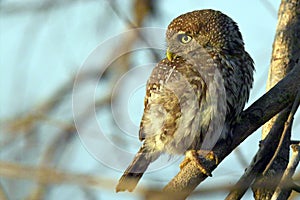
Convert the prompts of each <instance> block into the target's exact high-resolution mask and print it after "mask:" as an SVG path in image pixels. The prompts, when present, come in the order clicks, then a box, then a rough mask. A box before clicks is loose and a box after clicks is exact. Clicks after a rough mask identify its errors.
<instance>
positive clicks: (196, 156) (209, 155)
mask: <svg viewBox="0 0 300 200" xmlns="http://www.w3.org/2000/svg"><path fill="white" fill-rule="evenodd" d="M200 156H202V157H204V159H206V160H209V161H214V162H215V164H216V165H217V164H218V163H219V160H218V157H217V156H216V155H215V154H214V152H212V151H206V150H198V151H197V150H189V151H187V152H186V153H185V158H184V160H183V161H182V162H181V163H180V169H182V168H184V167H185V166H186V165H187V164H188V163H189V162H191V161H193V162H195V164H196V165H197V167H198V169H199V170H200V171H201V172H202V173H203V174H205V175H207V176H212V175H211V172H210V171H209V170H207V169H205V168H204V167H203V166H202V165H201V159H200Z"/></svg>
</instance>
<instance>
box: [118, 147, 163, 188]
mask: <svg viewBox="0 0 300 200" xmlns="http://www.w3.org/2000/svg"><path fill="white" fill-rule="evenodd" d="M151 154H152V153H149V152H147V150H146V149H145V148H144V147H141V148H140V150H139V151H138V153H137V154H136V155H135V157H134V159H133V161H132V162H131V164H130V165H129V166H128V167H127V169H126V170H125V172H124V173H123V175H122V177H121V178H120V180H119V183H118V185H117V187H116V191H117V192H119V191H126V190H128V191H129V192H132V191H133V190H134V188H135V187H136V185H137V184H138V182H139V180H140V179H141V177H142V176H143V174H144V172H145V171H146V169H147V168H148V166H149V164H150V163H151V162H152V161H154V160H155V159H156V158H157V156H153V155H151Z"/></svg>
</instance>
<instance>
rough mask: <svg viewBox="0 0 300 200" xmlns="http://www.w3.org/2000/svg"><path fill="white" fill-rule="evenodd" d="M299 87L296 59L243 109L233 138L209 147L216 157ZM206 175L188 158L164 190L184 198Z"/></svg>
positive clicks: (227, 151) (291, 98)
mask: <svg viewBox="0 0 300 200" xmlns="http://www.w3.org/2000/svg"><path fill="white" fill-rule="evenodd" d="M299 88H300V63H297V64H296V66H295V67H294V70H292V71H291V72H290V73H289V74H288V75H287V76H286V77H285V78H284V79H283V80H281V81H280V82H279V83H278V84H277V85H276V86H275V87H273V88H272V89H271V90H270V91H269V92H267V93H266V94H265V95H263V96H262V97H261V98H259V99H258V100H257V101H256V102H254V103H253V104H252V105H251V106H250V107H249V108H248V109H247V110H245V111H244V112H243V113H242V116H241V120H240V122H239V123H238V124H237V125H236V127H235V128H234V130H233V140H232V142H231V143H229V142H220V143H218V144H217V145H216V146H215V147H214V148H213V149H212V150H213V152H214V153H215V154H216V155H217V157H218V158H219V161H220V162H221V161H222V160H223V159H224V158H225V157H226V156H228V155H229V154H230V153H231V152H232V150H233V149H235V148H236V147H237V146H238V145H239V144H240V143H242V142H243V141H244V140H245V139H246V138H247V137H248V136H249V135H251V134H252V133H253V132H254V131H255V130H257V129H258V128H259V127H260V126H262V125H263V124H264V123H265V122H267V121H268V120H269V119H270V118H272V117H273V116H274V115H276V114H277V113H278V112H280V111H281V110H283V109H284V108H286V107H287V106H288V105H289V104H290V103H292V102H293V101H294V99H295V96H296V94H297V91H298V90H299ZM203 167H205V168H206V169H208V170H209V171H213V170H214V169H215V168H216V167H217V166H216V165H215V164H214V163H207V164H205V165H204V166H203ZM206 178H207V176H206V175H205V174H203V173H201V172H200V170H198V168H197V167H195V166H194V165H193V162H190V163H189V164H187V165H186V166H185V167H184V168H182V170H181V171H180V172H179V173H178V174H177V175H176V176H175V177H174V178H173V179H172V180H171V181H170V182H169V183H168V185H166V187H165V188H164V191H165V192H170V191H172V192H175V193H178V195H179V196H180V198H181V199H182V198H186V197H187V196H188V195H189V194H190V193H191V192H192V191H193V190H194V189H195V188H196V187H197V186H198V184H200V183H201V182H202V181H204V180H205V179H206ZM179 196H178V197H179Z"/></svg>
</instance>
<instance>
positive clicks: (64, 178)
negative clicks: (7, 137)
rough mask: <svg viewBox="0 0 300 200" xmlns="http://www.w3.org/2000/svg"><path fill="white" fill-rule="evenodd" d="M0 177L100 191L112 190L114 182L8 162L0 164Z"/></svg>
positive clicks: (93, 176) (96, 177)
mask: <svg viewBox="0 0 300 200" xmlns="http://www.w3.org/2000/svg"><path fill="white" fill-rule="evenodd" d="M0 176H1V177H6V178H10V179H21V180H22V179H28V180H33V181H38V182H40V183H42V184H45V185H48V184H74V185H78V186H82V187H96V188H102V189H110V190H111V189H112V188H114V185H115V182H113V181H112V180H110V179H104V178H102V177H99V176H95V175H87V174H72V173H67V172H62V171H59V170H55V169H52V168H46V167H43V168H39V167H31V166H24V165H20V164H15V163H9V162H4V161H1V162H0Z"/></svg>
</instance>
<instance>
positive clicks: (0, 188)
mask: <svg viewBox="0 0 300 200" xmlns="http://www.w3.org/2000/svg"><path fill="white" fill-rule="evenodd" d="M0 199H1V200H8V196H7V194H6V192H5V190H4V188H3V186H2V184H1V183H0Z"/></svg>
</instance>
